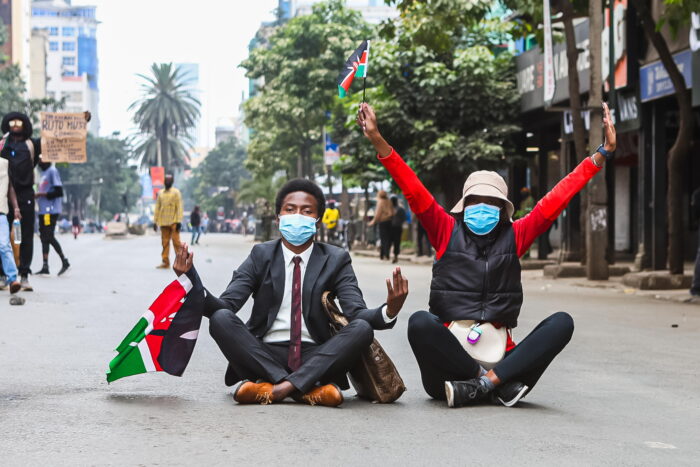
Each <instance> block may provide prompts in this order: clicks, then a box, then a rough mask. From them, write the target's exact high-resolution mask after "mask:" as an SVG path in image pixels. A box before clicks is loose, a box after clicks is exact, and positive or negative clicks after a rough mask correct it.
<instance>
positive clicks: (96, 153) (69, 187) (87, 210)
mask: <svg viewBox="0 0 700 467" xmlns="http://www.w3.org/2000/svg"><path fill="white" fill-rule="evenodd" d="M87 154H88V161H87V162H86V163H84V164H58V170H59V172H60V173H61V179H62V181H63V185H64V189H65V196H66V205H67V206H68V208H69V212H70V214H71V215H76V214H77V215H79V216H80V217H82V218H85V217H89V216H95V215H96V214H98V213H99V216H100V217H101V218H102V219H105V218H109V217H111V216H112V215H114V214H116V213H118V212H125V211H128V210H129V208H131V207H133V205H134V203H135V202H136V200H138V198H139V196H140V195H141V188H140V185H139V183H138V176H137V174H136V170H135V167H130V166H129V164H130V162H131V153H130V151H129V146H128V144H127V142H126V141H125V140H122V139H118V138H99V137H95V136H92V135H90V134H88V140H87ZM88 200H90V201H91V202H90V203H89V204H88ZM98 200H99V206H98V205H97V203H98ZM98 208H99V212H98Z"/></svg>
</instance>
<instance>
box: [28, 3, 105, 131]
mask: <svg viewBox="0 0 700 467" xmlns="http://www.w3.org/2000/svg"><path fill="white" fill-rule="evenodd" d="M31 6H32V9H31V15H32V28H33V29H39V30H43V31H46V33H47V34H48V52H47V58H46V74H47V78H48V81H47V84H46V95H47V96H48V97H51V98H54V99H57V100H60V99H65V107H64V110H65V111H66V112H82V111H85V110H89V111H90V112H91V113H92V121H91V122H90V132H92V133H94V134H98V133H99V129H100V117H99V101H100V92H99V84H98V77H99V62H98V58H97V25H98V21H97V18H96V17H95V10H96V8H95V7H94V6H72V5H71V2H70V1H66V0H39V1H34V2H33V3H32V5H31Z"/></svg>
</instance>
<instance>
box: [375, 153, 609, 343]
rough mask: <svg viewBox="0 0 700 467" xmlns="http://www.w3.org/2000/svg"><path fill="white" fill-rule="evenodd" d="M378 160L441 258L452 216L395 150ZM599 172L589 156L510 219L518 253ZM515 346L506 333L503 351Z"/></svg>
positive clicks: (522, 251) (543, 230)
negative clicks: (522, 214) (519, 215)
mask: <svg viewBox="0 0 700 467" xmlns="http://www.w3.org/2000/svg"><path fill="white" fill-rule="evenodd" d="M377 157H378V158H379V161H380V162H381V163H382V164H383V165H384V167H386V169H387V170H388V171H389V173H390V174H391V176H392V177H393V178H394V180H395V181H396V183H397V185H399V188H401V191H402V192H403V194H404V196H405V197H406V200H408V204H409V205H410V206H411V210H412V211H413V212H414V213H416V217H418V220H420V223H421V224H422V225H423V228H424V229H425V232H426V234H427V236H428V240H429V241H430V244H431V245H432V246H433V248H435V259H436V260H440V258H441V257H442V255H443V254H444V253H445V250H446V249H447V245H448V244H449V243H450V237H451V235H452V231H453V229H454V225H455V218H454V217H453V216H452V215H450V214H449V213H448V212H446V211H445V210H444V209H443V208H442V207H441V206H440V205H439V204H438V203H437V201H435V198H434V197H433V195H431V194H430V192H429V191H428V190H427V188H425V186H424V185H423V184H422V183H421V181H420V180H419V179H418V176H417V175H416V174H415V172H413V170H411V168H410V167H409V166H408V165H407V164H406V162H404V160H403V159H402V158H401V156H400V155H399V154H398V153H397V152H396V151H395V150H394V149H392V150H391V154H389V155H388V156H387V157H380V156H377ZM599 171H600V168H599V167H597V166H596V165H595V164H594V163H593V161H592V160H591V159H590V157H587V158H586V159H584V160H583V161H582V162H581V163H580V164H579V165H578V166H577V167H576V168H575V169H574V170H573V171H572V172H571V173H570V174H569V175H567V176H566V177H564V179H563V180H561V181H560V182H559V183H557V185H556V186H555V187H554V188H553V189H552V191H550V192H549V193H547V194H546V195H545V196H544V197H543V198H542V199H541V200H540V201H539V202H538V203H537V205H535V207H534V209H533V210H532V211H530V213H528V214H527V215H526V216H525V217H523V218H521V219H518V220H516V221H515V222H513V231H514V233H515V246H516V252H517V254H518V256H519V257H520V256H522V255H524V254H525V252H527V250H528V249H529V248H530V246H532V244H533V242H534V241H535V239H536V238H537V237H539V236H540V235H542V234H543V233H544V232H546V231H547V229H549V227H550V226H551V225H552V223H553V222H554V220H555V219H556V218H557V217H559V214H561V212H562V211H563V210H564V208H566V206H567V205H568V204H569V201H571V198H573V197H574V196H575V195H576V193H578V192H579V191H581V189H582V188H583V187H584V186H585V185H586V183H588V181H589V180H590V179H591V178H593V176H594V175H595V174H597V173H598V172H599ZM513 347H515V343H514V342H513V341H512V340H511V338H510V333H509V334H508V343H507V345H506V350H510V349H512V348H513Z"/></svg>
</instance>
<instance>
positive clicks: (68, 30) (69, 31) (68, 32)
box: [61, 27, 75, 37]
mask: <svg viewBox="0 0 700 467" xmlns="http://www.w3.org/2000/svg"><path fill="white" fill-rule="evenodd" d="M61 32H62V33H63V36H64V37H73V36H75V28H73V27H64V28H61Z"/></svg>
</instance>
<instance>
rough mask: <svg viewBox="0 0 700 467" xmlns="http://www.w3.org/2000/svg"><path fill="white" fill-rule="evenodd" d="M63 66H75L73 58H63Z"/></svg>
mask: <svg viewBox="0 0 700 467" xmlns="http://www.w3.org/2000/svg"><path fill="white" fill-rule="evenodd" d="M63 65H65V66H75V57H63Z"/></svg>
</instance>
